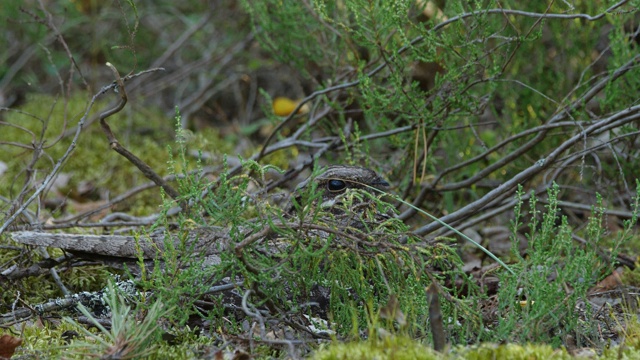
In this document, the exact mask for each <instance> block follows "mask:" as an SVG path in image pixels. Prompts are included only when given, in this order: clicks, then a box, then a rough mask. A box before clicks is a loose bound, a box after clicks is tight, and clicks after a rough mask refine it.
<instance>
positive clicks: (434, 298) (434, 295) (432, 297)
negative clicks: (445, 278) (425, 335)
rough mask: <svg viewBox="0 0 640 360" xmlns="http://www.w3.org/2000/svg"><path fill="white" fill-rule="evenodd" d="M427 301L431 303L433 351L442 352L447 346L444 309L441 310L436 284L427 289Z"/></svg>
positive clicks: (430, 318)
mask: <svg viewBox="0 0 640 360" xmlns="http://www.w3.org/2000/svg"><path fill="white" fill-rule="evenodd" d="M426 293H427V301H428V302H429V322H430V323H431V335H432V336H433V349H434V350H435V351H442V350H444V347H445V345H446V336H445V334H444V324H443V323H442V309H441V308H440V298H439V297H438V286H437V285H436V283H431V285H430V286H429V287H428V288H427V289H426Z"/></svg>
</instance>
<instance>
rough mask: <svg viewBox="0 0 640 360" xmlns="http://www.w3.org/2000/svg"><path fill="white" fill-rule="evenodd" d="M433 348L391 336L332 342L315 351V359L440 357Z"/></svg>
mask: <svg viewBox="0 0 640 360" xmlns="http://www.w3.org/2000/svg"><path fill="white" fill-rule="evenodd" d="M439 358H442V357H441V356H439V355H438V354H437V353H436V352H435V351H434V350H433V349H431V348H429V347H428V346H425V345H424V344H422V343H420V342H418V341H416V340H412V339H410V338H407V337H402V336H390V337H385V338H382V339H375V338H374V339H369V340H367V341H360V342H353V343H344V344H332V345H331V346H329V347H326V348H323V349H320V350H318V351H317V352H315V353H314V354H313V355H312V356H311V359H314V360H340V359H344V360H349V359H380V360H386V359H389V360H392V359H393V360H405V359H406V360H409V359H416V360H419V359H420V360H422V359H439Z"/></svg>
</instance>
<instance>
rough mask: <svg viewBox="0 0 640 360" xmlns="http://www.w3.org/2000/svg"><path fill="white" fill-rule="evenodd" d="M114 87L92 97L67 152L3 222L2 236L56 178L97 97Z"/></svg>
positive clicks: (104, 89) (102, 90) (110, 87)
mask: <svg viewBox="0 0 640 360" xmlns="http://www.w3.org/2000/svg"><path fill="white" fill-rule="evenodd" d="M113 87H114V85H113V84H111V85H108V86H105V87H103V88H102V89H101V90H100V92H98V93H97V94H95V95H94V96H93V98H91V102H89V105H88V106H87V109H86V110H85V112H84V115H83V116H82V118H81V119H80V121H79V122H78V126H77V128H76V133H75V135H74V136H73V140H72V141H71V144H70V145H69V147H68V148H67V151H65V153H64V155H62V157H61V158H60V159H59V160H58V162H57V163H56V165H55V166H54V167H53V169H52V170H51V172H50V173H49V174H48V175H47V177H46V178H45V179H44V181H43V182H42V184H41V185H40V186H39V187H38V188H37V189H36V191H35V192H34V193H33V194H32V195H31V196H30V197H29V199H27V201H25V202H24V204H22V206H20V208H18V210H17V211H16V212H14V213H13V214H12V215H11V216H10V217H9V218H8V219H7V220H6V221H5V222H4V224H2V226H0V234H2V233H3V232H4V231H5V230H7V228H8V227H9V226H10V225H11V224H12V223H13V222H14V221H15V220H16V218H17V217H18V216H20V214H22V213H23V212H24V211H25V210H26V209H27V207H28V206H29V205H31V203H32V202H33V201H34V200H35V199H36V198H38V197H39V196H40V194H41V193H42V192H43V191H44V190H45V189H47V188H48V187H49V184H50V183H51V181H52V180H53V179H54V178H55V177H56V175H57V174H58V172H59V171H60V169H61V168H62V165H63V164H64V162H65V161H67V159H68V158H69V156H71V153H73V151H74V150H75V148H76V146H77V141H78V138H79V137H80V132H81V131H82V128H83V126H84V123H85V121H86V119H87V116H88V115H89V111H91V108H92V107H93V104H94V103H95V102H96V100H97V98H98V96H100V95H102V94H104V93H106V92H107V91H109V90H110V89H112V88H113Z"/></svg>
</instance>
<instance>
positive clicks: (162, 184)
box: [100, 63, 180, 200]
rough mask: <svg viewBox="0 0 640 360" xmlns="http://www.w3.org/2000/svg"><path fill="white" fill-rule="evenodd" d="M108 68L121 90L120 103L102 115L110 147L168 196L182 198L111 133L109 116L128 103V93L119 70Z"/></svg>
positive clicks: (108, 64)
mask: <svg viewBox="0 0 640 360" xmlns="http://www.w3.org/2000/svg"><path fill="white" fill-rule="evenodd" d="M107 66H108V67H109V68H110V69H111V71H113V75H114V76H115V78H116V83H117V84H118V88H119V90H120V103H119V104H118V105H116V106H115V107H114V108H111V109H109V110H106V111H105V112H103V113H102V114H100V126H101V127H102V130H103V131H104V133H105V135H106V136H107V140H109V146H110V147H111V149H112V150H114V151H115V152H117V153H118V154H120V155H122V156H124V157H125V158H126V159H127V160H129V161H130V162H131V163H132V164H133V165H135V166H136V167H137V168H138V169H139V170H140V171H141V172H142V174H143V175H144V176H146V177H147V179H149V180H151V181H153V182H154V183H156V184H157V185H158V186H160V187H161V188H162V189H163V190H164V191H165V192H166V193H167V195H169V196H171V197H172V198H173V199H174V200H175V199H178V197H180V193H179V192H178V191H176V190H175V189H174V188H173V187H172V186H171V185H169V183H167V182H166V181H165V180H164V179H163V178H162V177H161V176H160V175H158V174H157V173H156V172H155V171H153V169H152V168H151V167H150V166H149V165H147V164H146V163H145V162H144V161H142V160H141V159H140V158H138V157H137V156H135V155H134V154H133V153H131V152H130V151H129V150H127V149H126V148H124V147H123V146H122V145H120V143H119V142H118V139H116V137H115V135H114V134H113V132H112V131H111V128H110V127H109V124H107V122H106V119H107V118H108V117H109V116H111V115H114V114H116V113H118V112H120V110H122V109H123V108H124V106H125V105H126V103H127V93H126V90H125V88H124V82H123V81H122V78H121V77H120V74H119V73H118V70H117V69H116V68H115V67H114V66H113V65H111V64H110V63H107Z"/></svg>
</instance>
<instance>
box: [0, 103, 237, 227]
mask: <svg viewBox="0 0 640 360" xmlns="http://www.w3.org/2000/svg"><path fill="white" fill-rule="evenodd" d="M87 104H88V101H87V99H86V97H83V96H75V97H72V98H71V99H69V101H68V102H67V103H64V102H63V101H62V100H60V99H56V98H54V97H52V96H47V95H29V97H28V99H27V102H26V104H25V105H24V106H22V108H21V109H20V112H17V111H9V112H6V113H4V121H6V122H7V123H9V124H13V125H15V126H4V127H3V132H4V134H3V138H4V139H8V140H9V141H10V142H11V143H13V144H21V145H19V146H16V145H5V146H3V149H2V150H3V151H1V152H0V161H1V162H4V163H6V164H7V166H8V169H7V170H6V173H5V174H4V178H5V179H9V181H3V182H1V183H0V194H5V195H9V196H10V197H15V196H17V194H18V193H19V192H20V191H21V189H22V186H23V184H24V177H25V173H24V169H25V168H26V165H27V164H29V163H30V162H31V161H32V157H33V153H34V152H33V150H32V148H33V147H32V144H38V143H41V142H43V143H44V156H42V157H40V159H39V160H38V161H37V162H36V164H35V166H34V169H35V170H37V173H36V175H37V176H38V178H37V179H36V180H37V181H41V180H42V179H44V176H46V175H47V174H49V172H50V171H51V169H52V168H53V166H54V164H55V163H56V162H57V161H58V160H59V159H60V158H61V157H62V156H63V155H64V153H65V152H66V151H67V149H68V148H69V146H70V145H71V141H72V139H73V134H71V135H69V136H65V137H63V138H60V136H61V134H63V133H64V132H65V131H69V130H70V129H72V128H73V127H75V126H76V125H77V123H78V121H79V120H80V119H81V117H82V116H83V114H84V112H85V110H86V106H87ZM106 104H107V102H106V101H99V102H98V103H96V104H95V105H94V106H93V108H92V110H91V113H90V116H89V118H91V117H93V116H95V115H96V114H97V113H98V112H101V111H103V110H104V109H105V108H106V106H107V105H106ZM108 122H109V125H110V126H111V128H112V131H113V133H114V134H115V136H116V138H117V139H118V141H120V143H121V144H123V146H125V147H126V148H127V149H128V150H129V151H131V152H132V153H133V154H135V155H136V156H138V157H139V158H140V159H142V160H143V161H144V162H146V163H147V164H148V165H149V166H150V167H151V168H152V169H154V171H156V172H157V173H158V174H160V175H162V176H165V175H168V174H169V170H168V166H167V161H169V154H168V150H167V145H168V144H173V145H175V144H174V140H173V138H174V137H175V136H174V134H175V131H174V129H173V121H172V119H168V118H167V117H166V116H165V115H164V114H163V113H162V112H160V111H159V110H154V109H148V108H146V109H140V111H138V110H136V109H133V110H130V111H125V112H122V113H119V114H116V115H114V116H113V117H111V118H109V121H108ZM233 140H234V139H229V138H224V137H222V136H221V135H220V134H219V133H218V132H217V131H216V130H215V129H207V130H206V131H204V132H202V133H199V134H197V135H193V136H191V137H190V138H189V141H187V142H186V146H187V148H188V149H187V150H196V149H204V151H207V152H209V153H210V154H213V156H211V157H209V160H207V161H206V162H205V165H206V163H208V162H211V163H215V164H220V163H222V154H224V153H228V152H232V151H233V148H234V144H233ZM174 151H175V150H174ZM188 165H189V167H190V168H195V166H196V161H195V159H194V161H191V162H190V163H189V164H188ZM176 170H177V171H182V170H183V169H176ZM60 173H61V174H66V175H68V177H69V181H68V182H66V183H60V185H56V186H54V188H53V190H54V191H51V192H50V193H49V194H48V195H47V196H48V197H64V198H71V199H73V200H75V204H78V203H92V202H96V201H99V200H103V199H104V198H105V196H107V195H106V194H109V195H108V196H109V197H110V198H113V197H114V196H116V195H118V194H122V193H124V192H126V191H128V190H130V189H132V188H134V187H135V186H138V185H141V184H143V183H147V182H149V180H148V179H146V178H145V177H144V176H143V175H142V174H141V172H140V170H138V169H137V168H136V167H135V166H134V165H133V164H131V163H130V162H128V161H127V160H126V159H125V158H123V157H122V156H120V155H119V154H117V153H116V152H115V151H112V150H110V149H109V145H108V142H107V139H106V137H105V135H104V133H103V131H102V129H101V128H100V126H99V124H98V122H97V121H96V122H94V123H91V124H88V125H86V127H85V128H84V129H83V133H82V134H81V135H80V137H79V139H78V142H77V147H76V148H75V151H74V152H73V153H72V154H71V156H70V157H69V158H68V160H67V161H66V163H65V164H64V167H63V169H62V170H61V172H60ZM86 184H88V185H89V186H86ZM81 188H90V189H92V190H91V192H90V193H83V192H81V191H80V190H79V189H81ZM160 204H161V198H160V195H159V191H146V192H142V193H140V194H138V195H136V196H135V198H131V199H130V200H129V201H127V202H123V203H120V204H118V205H117V208H115V209H114V210H115V211H126V212H128V213H130V214H131V215H134V216H140V215H148V214H150V213H155V212H157V206H158V205H160ZM66 210H67V211H68V212H70V213H76V212H81V211H83V210H86V208H85V207H82V206H68V207H67V209H66ZM53 216H54V217H58V216H60V214H59V213H54V214H53Z"/></svg>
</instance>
